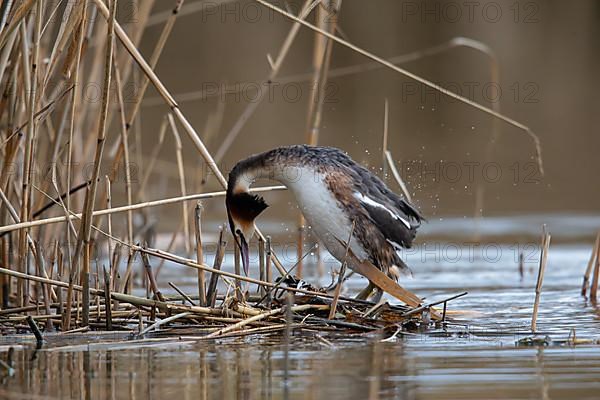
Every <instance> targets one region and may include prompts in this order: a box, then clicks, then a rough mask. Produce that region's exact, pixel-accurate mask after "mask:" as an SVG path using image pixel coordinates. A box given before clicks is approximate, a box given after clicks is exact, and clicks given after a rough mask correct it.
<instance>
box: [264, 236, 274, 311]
mask: <svg viewBox="0 0 600 400" xmlns="http://www.w3.org/2000/svg"><path fill="white" fill-rule="evenodd" d="M265 250H266V259H265V271H266V277H267V280H266V281H267V282H269V283H271V282H273V275H272V273H271V236H267V240H266V242H265ZM272 301H273V293H272V292H271V291H270V290H267V304H271V302H272Z"/></svg>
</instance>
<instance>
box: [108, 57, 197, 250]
mask: <svg viewBox="0 0 600 400" xmlns="http://www.w3.org/2000/svg"><path fill="white" fill-rule="evenodd" d="M113 68H114V71H115V72H114V73H115V83H116V91H117V102H118V106H119V116H120V117H121V118H120V127H121V140H120V141H119V143H120V144H121V147H122V148H123V154H124V156H123V164H124V165H123V168H124V170H125V192H126V194H127V205H128V206H130V205H131V203H132V202H133V198H132V194H131V169H130V166H131V163H130V161H129V144H128V138H127V121H126V120H125V104H124V102H123V92H122V89H123V86H122V84H121V73H120V72H119V68H118V65H117V57H115V56H114V54H113ZM184 195H185V194H184ZM105 196H108V193H107V192H106V193H105ZM127 240H128V241H129V243H133V213H132V212H131V210H129V211H127Z"/></svg>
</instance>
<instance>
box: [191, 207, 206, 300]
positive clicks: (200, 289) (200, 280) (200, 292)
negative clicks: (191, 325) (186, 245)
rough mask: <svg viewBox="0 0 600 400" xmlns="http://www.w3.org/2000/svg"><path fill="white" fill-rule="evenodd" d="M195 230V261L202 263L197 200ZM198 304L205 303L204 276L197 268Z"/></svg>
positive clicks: (202, 253)
mask: <svg viewBox="0 0 600 400" xmlns="http://www.w3.org/2000/svg"><path fill="white" fill-rule="evenodd" d="M194 214H195V218H194V221H195V225H194V226H195V228H196V229H195V232H196V261H197V262H198V264H204V252H203V251H202V203H201V202H197V203H196V207H195V209H194ZM198 304H199V305H201V306H205V305H206V277H205V276H204V271H202V270H198Z"/></svg>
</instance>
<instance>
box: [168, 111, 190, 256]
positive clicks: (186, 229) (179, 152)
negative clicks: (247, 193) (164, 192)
mask: <svg viewBox="0 0 600 400" xmlns="http://www.w3.org/2000/svg"><path fill="white" fill-rule="evenodd" d="M167 119H168V120H169V125H170V126H171V132H172V133H173V138H174V139H175V156H176V158H177V171H178V173H179V190H180V191H181V196H182V197H184V196H186V195H187V188H186V184H185V168H184V166H183V145H182V143H181V136H180V135H179V130H178V129H177V125H176V124H175V120H174V119H173V115H172V114H170V113H169V114H167ZM181 214H182V215H181V217H182V219H183V243H184V245H185V254H186V255H189V254H190V242H189V240H190V223H189V212H188V206H187V203H186V202H185V201H184V202H182V203H181Z"/></svg>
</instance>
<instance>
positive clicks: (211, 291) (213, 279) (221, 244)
mask: <svg viewBox="0 0 600 400" xmlns="http://www.w3.org/2000/svg"><path fill="white" fill-rule="evenodd" d="M224 231H225V227H224V226H222V227H221V229H220V230H219V240H218V242H217V251H216V252H215V259H214V261H213V270H214V271H220V270H221V265H222V264H223V257H224V256H225V246H226V245H227V243H226V242H225V241H224V240H223V234H224ZM218 283H219V274H218V272H213V271H211V274H210V282H209V284H208V289H207V291H206V302H207V305H208V306H209V307H214V306H215V302H216V301H217V284H218Z"/></svg>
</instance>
